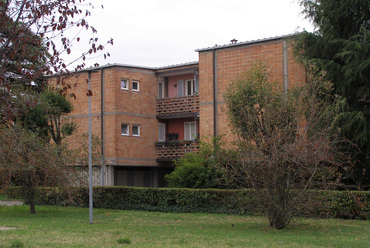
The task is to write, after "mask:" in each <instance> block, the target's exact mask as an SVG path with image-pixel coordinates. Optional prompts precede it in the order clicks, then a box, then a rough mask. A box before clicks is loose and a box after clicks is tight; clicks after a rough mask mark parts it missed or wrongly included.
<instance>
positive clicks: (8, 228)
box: [0, 226, 17, 231]
mask: <svg viewBox="0 0 370 248" xmlns="http://www.w3.org/2000/svg"><path fill="white" fill-rule="evenodd" d="M15 229H17V228H15V227H6V226H0V231H8V230H15Z"/></svg>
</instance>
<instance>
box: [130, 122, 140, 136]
mask: <svg viewBox="0 0 370 248" xmlns="http://www.w3.org/2000/svg"><path fill="white" fill-rule="evenodd" d="M134 127H137V133H134ZM132 136H135V137H139V136H140V125H138V124H133V125H132Z"/></svg>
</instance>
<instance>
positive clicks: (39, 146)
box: [0, 126, 77, 214]
mask: <svg viewBox="0 0 370 248" xmlns="http://www.w3.org/2000/svg"><path fill="white" fill-rule="evenodd" d="M0 133H1V135H0V143H1V144H2V145H1V146H0V188H1V189H6V188H7V187H8V186H10V185H12V184H13V185H17V186H20V188H21V193H22V197H23V198H24V200H25V201H26V202H27V203H29V204H30V213H31V214H34V213H36V210H35V199H36V195H37V188H38V187H40V186H45V187H46V186H47V187H58V188H59V189H60V190H63V189H65V190H66V192H68V186H70V185H72V183H75V182H77V174H76V173H75V172H74V171H73V167H70V166H67V158H66V157H64V156H61V154H60V153H59V150H58V149H56V147H55V145H53V144H49V143H45V142H44V141H43V140H41V139H40V137H38V136H37V135H36V134H35V133H33V132H31V131H29V130H27V129H24V128H22V127H20V126H15V127H14V128H8V127H4V126H1V127H0Z"/></svg>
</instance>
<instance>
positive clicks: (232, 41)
mask: <svg viewBox="0 0 370 248" xmlns="http://www.w3.org/2000/svg"><path fill="white" fill-rule="evenodd" d="M230 42H231V44H236V42H238V40H236V39H232V40H231V41H230Z"/></svg>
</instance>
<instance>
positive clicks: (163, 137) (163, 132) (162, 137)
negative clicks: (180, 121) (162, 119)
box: [158, 123, 166, 141]
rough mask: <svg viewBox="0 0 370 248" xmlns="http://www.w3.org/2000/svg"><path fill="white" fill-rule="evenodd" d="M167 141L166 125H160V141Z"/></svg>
mask: <svg viewBox="0 0 370 248" xmlns="http://www.w3.org/2000/svg"><path fill="white" fill-rule="evenodd" d="M165 140H166V124H165V123H158V141H165Z"/></svg>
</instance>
